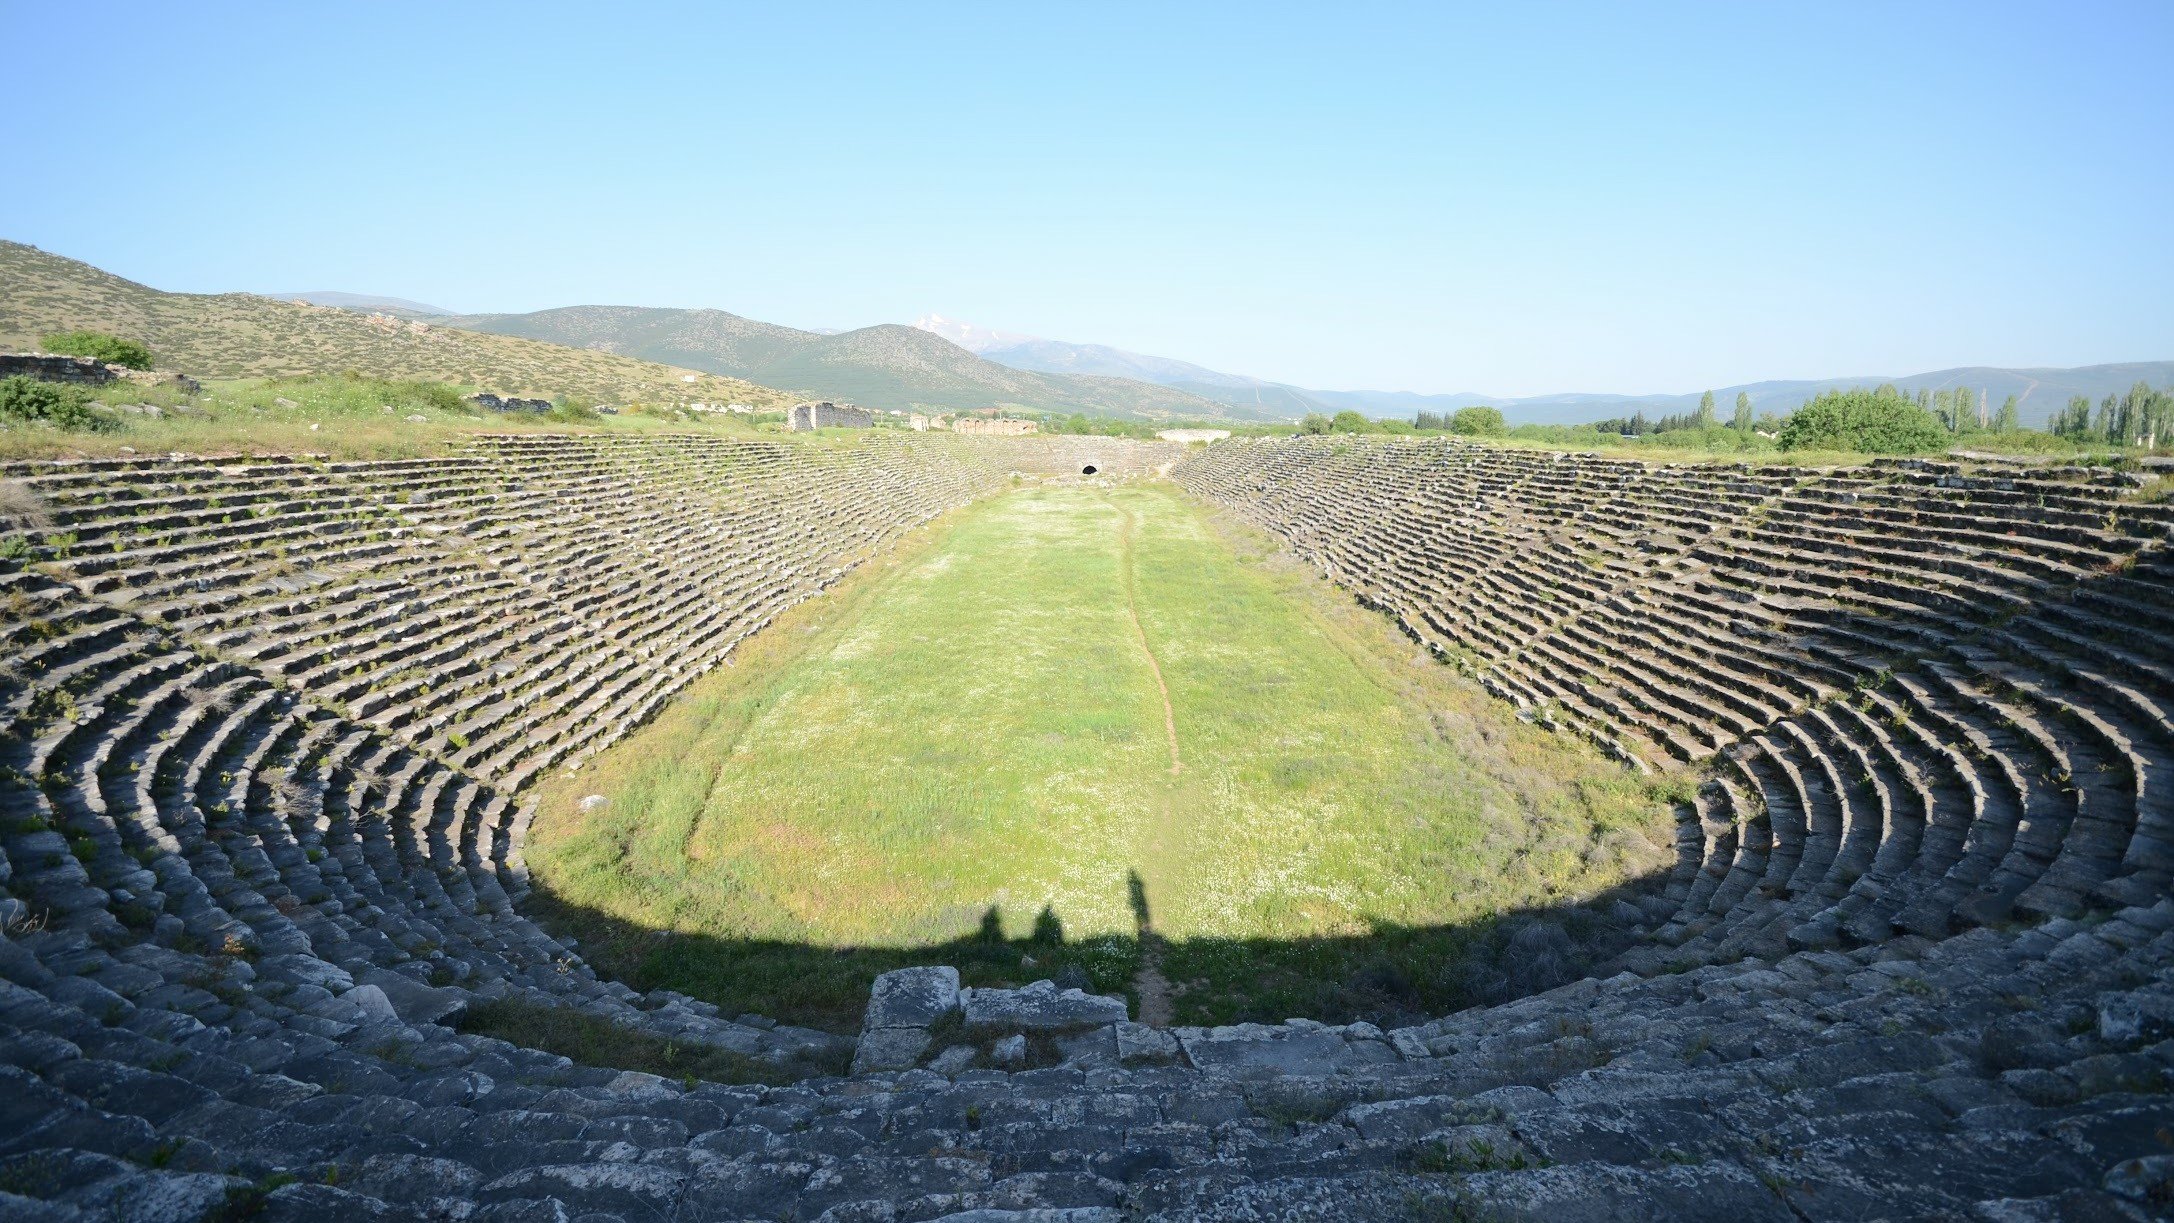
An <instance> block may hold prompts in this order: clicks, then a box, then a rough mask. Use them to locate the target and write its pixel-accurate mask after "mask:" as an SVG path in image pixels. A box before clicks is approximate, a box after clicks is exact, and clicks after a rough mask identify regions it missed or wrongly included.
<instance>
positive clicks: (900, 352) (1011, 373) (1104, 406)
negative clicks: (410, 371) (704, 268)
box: [437, 306, 1233, 420]
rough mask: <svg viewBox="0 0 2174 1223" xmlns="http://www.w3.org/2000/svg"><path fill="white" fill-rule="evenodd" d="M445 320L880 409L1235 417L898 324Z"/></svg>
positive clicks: (574, 313)
mask: <svg viewBox="0 0 2174 1223" xmlns="http://www.w3.org/2000/svg"><path fill="white" fill-rule="evenodd" d="M437 321H438V322H439V323H441V324H443V325H445V326H449V327H462V328H468V329H471V330H474V331H479V332H489V333H492V334H497V335H509V336H524V337H527V338H529V339H533V340H548V341H550V342H552V343H554V344H564V345H567V346H569V347H574V348H585V349H591V350H595V351H600V352H608V353H618V354H622V355H625V356H629V357H641V358H644V359H647V360H651V361H664V362H669V363H671V364H673V365H684V366H687V367H688V368H691V369H701V370H707V371H709V372H711V373H715V374H724V375H729V376H732V377H736V378H746V379H750V380H752V381H756V382H761V383H764V384H766V385H769V386H790V387H796V388H799V389H801V390H804V391H806V392H808V393H809V394H812V395H820V396H824V397H826V398H832V399H849V400H852V401H853V402H854V403H859V404H864V405H866V406H868V407H873V408H914V407H921V408H949V409H954V410H960V411H971V410H973V409H975V408H987V407H1024V408H1034V409H1039V410H1044V411H1053V412H1090V413H1099V414H1102V415H1107V416H1120V417H1129V418H1135V419H1150V420H1168V419H1174V418H1182V419H1207V418H1214V417H1227V416H1231V415H1233V412H1232V410H1231V408H1230V407H1229V405H1226V404H1222V403H1217V402H1215V401H1213V400H1210V399H1205V398H1203V397H1201V396H1199V395H1195V394H1192V393H1190V392H1187V391H1182V390H1178V389H1175V388H1173V387H1166V386H1157V385H1155V384H1153V383H1149V382H1140V381H1137V380H1134V379H1130V378H1105V377H1097V376H1089V375H1080V374H1047V373H1036V372H1031V371H1027V370H1017V369H1011V368H1008V367H1006V366H1002V365H998V364H996V363H995V362H993V361H984V360H982V359H981V358H979V357H977V356H975V355H974V354H972V353H970V352H968V351H966V350H965V349H963V348H960V347H959V346H958V345H956V344H953V343H951V342H950V341H949V340H946V339H944V338H942V337H941V336H936V335H932V334H930V333H928V332H926V331H921V330H918V329H916V328H913V327H905V326H900V325H896V324H884V325H882V326H877V327H863V328H861V329H859V330H857V331H847V332H842V333H840V334H837V335H821V334H818V333H816V332H812V331H798V330H795V329H793V328H791V327H780V326H777V325H776V324H773V323H763V322H757V321H756V320H754V319H747V318H741V317H740V316H739V315H736V314H727V313H726V312H724V311H722V310H671V309H658V308H644V307H638V306H568V307H565V308H562V309H557V310H539V311H536V312H535V313H533V314H472V315H459V316H455V317H451V318H444V319H439V320H437Z"/></svg>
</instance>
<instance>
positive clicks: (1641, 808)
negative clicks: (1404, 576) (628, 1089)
mask: <svg viewBox="0 0 2174 1223" xmlns="http://www.w3.org/2000/svg"><path fill="white" fill-rule="evenodd" d="M1135 615H1136V616H1137V625H1136V624H1135V619H1134V617H1135ZM1151 655H1152V662H1151ZM737 663H738V665H737V666H735V667H734V668H731V669H725V670H721V672H720V673H719V674H718V675H714V676H711V677H709V678H708V679H706V680H704V681H703V682H702V683H700V684H698V685H697V686H696V687H695V688H694V689H693V690H692V692H691V694H690V695H689V696H688V697H686V698H684V699H682V700H681V701H680V702H679V703H678V704H677V705H676V706H675V707H674V708H673V709H671V710H669V711H668V712H667V713H666V714H665V715H664V716H663V717H661V718H659V719H658V721H657V722H656V723H654V724H653V725H652V726H650V727H649V728H647V729H645V730H644V731H643V732H641V733H640V734H638V735H636V736H634V737H633V738H632V739H630V740H629V741H628V742H626V743H624V744H622V745H620V746H619V747H617V748H615V749H614V750H613V751H612V752H610V753H607V754H606V755H604V756H603V757H601V758H599V759H598V760H597V761H595V762H593V763H592V765H591V766H590V768H589V769H588V770H585V771H584V772H582V773H581V774H578V775H576V776H574V777H571V778H562V779H559V780H557V781H555V782H554V783H553V784H552V785H550V786H548V787H547V788H546V790H545V792H544V793H543V794H542V795H541V801H542V811H541V815H540V817H539V819H538V822H537V825H536V829H535V832H534V835H533V837H532V841H531V844H530V848H529V851H528V861H529V863H530V866H531V867H532V869H533V870H534V872H535V875H536V877H537V879H538V881H539V883H540V885H541V887H540V889H539V890H540V891H542V892H544V893H545V894H546V895H547V896H549V897H550V902H549V909H548V911H549V912H550V913H551V914H552V915H553V916H554V917H555V919H556V920H558V921H560V922H562V923H566V924H569V925H571V926H572V927H573V928H574V932H575V933H576V934H577V935H578V936H579V937H581V938H583V940H584V943H585V950H586V951H587V953H588V954H589V955H590V956H591V957H592V958H593V959H595V960H596V961H597V962H598V963H599V964H600V966H602V967H604V968H606V969H609V970H611V971H615V972H619V973H622V974H625V975H628V976H631V977H632V978H634V979H635V980H636V981H637V983H639V984H642V985H644V986H660V985H661V986H670V987H672V988H675V989H680V990H683V991H685V992H687V993H690V994H694V995H696V996H699V997H705V998H709V999H711V1000H714V1001H717V1002H719V1003H720V1004H721V1005H724V1006H727V1007H731V1008H737V1009H742V1010H752V1011H757V1012H760V1013H763V1014H768V1015H772V1016H774V1017H776V1018H779V1019H783V1020H792V1021H797V1022H802V1023H811V1024H815V1025H818V1026H827V1027H831V1028H834V1029H846V1030H850V1029H851V1028H853V1027H854V1026H856V1024H857V1021H858V1018H859V1012H860V1008H861V1006H862V1005H863V1004H864V1003H865V1000H866V997H867V985H868V981H869V979H870V978H871V977H872V976H873V975H874V974H875V973H876V972H879V971H882V970H883V969H885V968H889V967H895V966H899V965H904V964H914V963H952V964H956V965H958V966H959V968H960V969H961V971H962V973H963V974H964V975H965V977H966V979H967V980H968V981H969V982H970V983H973V982H978V983H985V984H998V983H1015V982H1023V981H1028V980H1032V979H1035V978H1036V977H1040V976H1050V975H1058V974H1060V973H1061V972H1063V971H1064V970H1066V969H1070V970H1072V971H1071V976H1072V979H1074V980H1075V981H1077V980H1080V979H1081V978H1084V979H1085V981H1086V982H1088V983H1091V984H1092V985H1093V986H1095V987H1097V988H1100V989H1105V990H1109V989H1122V988H1126V987H1127V986H1128V985H1129V984H1130V983H1131V979H1132V976H1133V973H1134V971H1135V968H1136V967H1137V961H1138V952H1139V944H1138V937H1139V935H1140V933H1141V929H1142V919H1143V916H1145V917H1146V918H1148V919H1150V920H1151V921H1152V927H1153V930H1154V932H1155V933H1156V935H1158V936H1159V939H1160V940H1161V943H1162V945H1163V965H1162V967H1163V972H1164V975H1165V976H1167V977H1168V978H1169V979H1170V980H1171V981H1172V982H1173V983H1174V987H1175V998H1174V1004H1175V1008H1176V1016H1177V1019H1178V1020H1179V1021H1180V1022H1229V1021H1233V1020H1237V1019H1281V1018H1284V1017H1286V1016H1289V1015H1299V1014H1304V1015H1312V1016H1316V1017H1321V1018H1329V1017H1335V1016H1352V1017H1358V1016H1377V1017H1383V1018H1393V1017H1396V1016H1399V1015H1409V1014H1415V1013H1422V1012H1429V1011H1435V1012H1438V1011H1442V1010H1447V1009H1453V1008H1454V1007H1456V1006H1460V1005H1465V1004H1467V1003H1469V1002H1472V1001H1476V1000H1479V998H1481V997H1483V996H1485V995H1486V994H1487V993H1488V992H1489V990H1490V989H1499V985H1500V983H1499V982H1496V981H1491V980H1490V979H1489V978H1488V974H1489V973H1492V972H1497V971H1498V970H1497V969H1496V968H1494V967H1492V966H1493V965H1495V964H1497V963H1498V962H1499V959H1500V956H1499V953H1500V951H1501V943H1502V937H1503V932H1502V931H1501V930H1499V929H1498V928H1497V925H1498V923H1497V915H1498V914H1503V913H1508V912H1511V911H1515V910H1518V909H1523V908H1532V909H1545V910H1550V911H1552V910H1556V909H1559V908H1561V907H1563V906H1565V905H1567V904H1569V903H1571V902H1574V901H1576V900H1579V899H1582V898H1585V897H1587V896H1590V895H1592V894H1594V893H1596V892H1598V891H1600V890H1602V889H1605V888H1607V887H1608V886H1610V885H1613V884H1615V883H1618V882H1620V881H1622V880H1623V879H1624V878H1625V877H1626V876H1628V875H1631V874H1634V873H1638V872H1643V871H1647V870H1650V869H1653V868H1654V867H1655V866H1656V865H1657V864H1658V863H1659V862H1660V860H1661V857H1662V854H1661V850H1660V849H1659V844H1660V843H1662V842H1663V840H1664V836H1663V830H1664V828H1665V823H1666V806H1665V804H1664V803H1663V802H1661V801H1658V798H1657V791H1656V789H1655V788H1654V787H1652V786H1650V785H1649V784H1647V783H1645V782H1642V781H1640V780H1639V779H1637V778H1634V777H1632V776H1630V775H1629V774H1627V773H1625V772H1623V771H1622V770H1620V769H1618V768H1617V767H1616V766H1614V765H1611V764H1609V763H1607V762H1606V761H1604V760H1602V759H1601V758H1600V757H1599V756H1598V755H1597V754H1595V753H1593V752H1591V751H1590V750H1588V749H1586V748H1583V747H1581V746H1579V745H1577V744H1574V743H1571V742H1569V741H1567V740H1565V739H1563V738H1560V737H1556V736H1551V735H1548V734H1546V733H1544V732H1541V731H1538V730H1535V729H1532V728H1529V727H1525V726H1522V725H1520V724H1518V723H1516V722H1515V721H1514V720H1512V719H1511V718H1510V717H1509V716H1508V710H1507V709H1506V708H1504V707H1503V706H1500V705H1498V704H1496V703H1494V702H1492V701H1490V700H1489V699H1488V698H1487V697H1486V696H1485V695H1484V694H1483V693H1481V692H1480V691H1479V690H1478V689H1477V688H1476V687H1475V686H1473V685H1470V684H1468V683H1466V682H1465V681H1463V680H1461V679H1458V678H1457V677H1456V676H1454V675H1453V674H1452V673H1451V672H1450V671H1449V670H1448V669H1447V668H1445V667H1442V666H1441V665H1439V664H1437V663H1435V662H1433V661H1432V660H1430V659H1427V658H1426V657H1425V656H1424V655H1423V654H1421V653H1420V652H1419V650H1418V649H1417V647H1415V646H1414V645H1412V644H1411V643H1410V642H1409V641H1407V640H1406V639H1404V638H1403V637H1401V636H1399V635H1397V634H1396V633H1395V631H1394V630H1393V629H1392V628H1391V627H1390V626H1389V625H1388V624H1387V623H1386V622H1385V621H1383V620H1382V619H1381V618H1380V617H1378V616H1375V615H1373V614H1371V613H1368V612H1365V611H1363V610H1362V609H1359V608H1357V607H1355V606H1354V605H1352V604H1351V603H1350V602H1349V601H1348V599H1345V598H1344V597H1342V596H1341V595H1340V594H1338V593H1337V592H1335V591H1333V590H1332V589H1331V588H1329V587H1327V586H1326V584H1324V583H1322V582H1321V581H1320V580H1319V579H1318V578H1317V577H1315V576H1313V575H1312V574H1311V573H1309V572H1306V571H1304V570H1302V569H1300V568H1299V567H1297V566H1296V565H1295V564H1294V563H1293V562H1291V561H1290V560H1289V559H1288V557H1287V555H1286V554H1283V553H1281V552H1279V551H1277V550H1276V549H1274V548H1273V547H1272V546H1271V545H1270V543H1269V542H1268V541H1267V540H1265V538H1263V537H1260V536H1258V535H1255V534H1253V533H1251V532H1249V531H1245V530H1243V529H1240V528H1238V527H1236V526H1234V525H1233V524H1230V523H1227V522H1223V521H1220V520H1218V519H1216V518H1214V517H1212V516H1211V515H1210V514H1209V512H1208V511H1207V510H1205V509H1203V508H1202V507H1200V506H1199V505H1198V504H1196V503H1195V502H1193V501H1191V500H1190V499H1188V498H1186V497H1185V496H1184V495H1183V494H1182V493H1180V492H1179V491H1177V490H1176V489H1175V488H1173V487H1172V486H1169V485H1164V484H1136V485H1123V486H1118V487H1114V488H1095V487H1086V486H1059V487H1040V488H1030V489H1025V490H1021V491H1017V492H1014V493H1011V494H1008V495H1006V496H1003V497H1000V498H996V499H993V500H990V501H987V502H983V503H981V504H979V505H977V506H974V507H972V508H970V509H968V510H965V511H962V512H961V513H958V514H955V515H953V516H951V517H949V518H947V519H946V520H944V521H943V522H941V523H939V524H938V525H937V526H936V527H935V528H932V529H931V530H928V531H924V532H923V533H921V534H920V535H918V536H917V537H916V538H915V539H913V540H911V541H909V542H908V543H907V544H906V545H905V546H904V547H902V548H901V549H900V550H899V551H897V552H895V553H893V554H892V555H891V556H890V557H888V558H886V559H885V560H883V561H880V562H878V563H877V564H876V565H874V566H872V567H871V569H869V570H867V571H864V572H863V573H862V574H859V575H856V577H855V578H854V579H852V580H850V581H848V582H847V583H846V584H845V585H844V586H843V587H841V588H840V590H839V591H837V592H836V593H834V594H833V595H832V596H830V597H829V598H827V599H824V600H820V601H817V602H815V603H811V604H809V605H806V606H804V607H803V608H802V609H801V610H800V611H799V612H797V613H795V614H793V615H791V616H788V617H786V618H784V619H783V620H781V621H780V623H778V624H777V625H774V626H773V627H771V628H770V629H769V630H767V631H765V632H764V633H762V634H759V635H758V636H757V637H756V638H754V639H753V640H752V641H751V642H750V643H748V645H747V647H745V648H744V649H743V651H742V653H741V654H740V656H739V657H738V659H737ZM1158 670H1159V672H1160V676H1161V680H1162V684H1163V685H1167V689H1168V700H1169V720H1168V723H1167V725H1169V726H1174V728H1175V738H1176V749H1177V758H1178V760H1179V762H1180V767H1179V770H1178V771H1177V772H1176V773H1174V774H1173V772H1172V768H1171V764H1172V751H1171V742H1170V736H1169V734H1168V733H1167V732H1166V719H1165V708H1164V703H1163V700H1164V697H1163V688H1162V686H1159V685H1158V683H1157V672H1158ZM591 793H595V794H601V795H604V796H606V797H607V798H608V799H609V800H610V801H609V802H608V803H607V804H605V805H602V806H599V807H596V808H595V809H593V810H591V811H589V812H586V813H583V812H581V811H580V810H579V800H580V798H581V797H582V796H583V795H586V794H591ZM1143 910H1144V914H1143ZM1578 920H1582V918H1577V917H1575V915H1572V921H1571V926H1572V929H1571V931H1570V932H1571V933H1572V934H1575V933H1576V930H1575V925H1576V922H1577V921H1578Z"/></svg>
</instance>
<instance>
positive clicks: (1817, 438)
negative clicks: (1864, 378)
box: [1781, 387, 1954, 454]
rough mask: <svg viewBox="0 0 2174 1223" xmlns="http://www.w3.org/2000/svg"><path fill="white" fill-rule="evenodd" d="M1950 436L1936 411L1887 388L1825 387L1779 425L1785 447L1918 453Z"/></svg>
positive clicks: (1939, 446) (1944, 444)
mask: <svg viewBox="0 0 2174 1223" xmlns="http://www.w3.org/2000/svg"><path fill="white" fill-rule="evenodd" d="M1953 440H1954V439H1953V437H1952V436H1951V435H1950V434H1949V433H1948V431H1947V427H1946V426H1944V425H1942V424H1941V423H1940V420H1939V418H1938V417H1936V416H1934V415H1933V414H1932V413H1930V412H1928V411H1926V410H1925V409H1923V408H1921V407H1918V406H1917V404H1916V403H1914V402H1912V401H1911V400H1909V399H1907V398H1904V397H1903V396H1902V395H1901V394H1899V393H1897V392H1895V391H1893V390H1891V389H1889V388H1887V387H1881V388H1880V389H1878V390H1866V389H1865V388H1863V387H1851V388H1850V389H1849V390H1846V391H1828V392H1826V393H1825V394H1823V395H1821V396H1819V397H1818V398H1817V399H1814V400H1812V401H1811V402H1810V403H1808V404H1805V405H1804V406H1803V407H1801V408H1798V409H1797V410H1796V411H1795V412H1794V413H1792V414H1791V415H1790V417H1789V419H1788V420H1787V421H1786V422H1784V423H1783V425H1782V427H1781V448H1782V449H1784V450H1854V451H1856V452H1858V453H1860V454H1922V453H1924V452H1926V451H1929V450H1941V449H1944V448H1946V447H1947V446H1948V444H1949V443H1950V442H1952V441H1953Z"/></svg>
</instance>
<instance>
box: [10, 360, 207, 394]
mask: <svg viewBox="0 0 2174 1223" xmlns="http://www.w3.org/2000/svg"><path fill="white" fill-rule="evenodd" d="M15 377H23V378H35V379H37V380H38V381H40V382H72V383H75V384H77V385H79V386H105V385H107V384H108V383H113V382H133V383H136V384H137V385H139V386H178V387H180V388H182V389H183V390H186V391H198V390H202V389H203V387H202V386H201V384H199V383H198V382H197V381H196V379H194V378H191V377H189V376H188V375H186V374H175V373H161V372H154V371H151V370H140V369H130V368H128V367H127V366H125V365H111V364H108V363H106V362H104V361H100V360H98V359H97V358H95V357H70V356H61V355H57V354H54V353H46V352H9V353H0V378H15Z"/></svg>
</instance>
